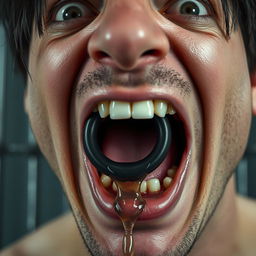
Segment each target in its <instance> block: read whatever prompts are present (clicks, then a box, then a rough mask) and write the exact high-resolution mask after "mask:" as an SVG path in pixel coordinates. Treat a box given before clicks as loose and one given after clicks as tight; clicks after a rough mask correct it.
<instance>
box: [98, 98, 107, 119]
mask: <svg viewBox="0 0 256 256" xmlns="http://www.w3.org/2000/svg"><path fill="white" fill-rule="evenodd" d="M98 111H99V114H100V117H101V118H105V117H107V116H108V115H109V102H108V101H103V102H101V103H99V105H98Z"/></svg>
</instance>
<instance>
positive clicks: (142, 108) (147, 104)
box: [132, 100, 154, 119]
mask: <svg viewBox="0 0 256 256" xmlns="http://www.w3.org/2000/svg"><path fill="white" fill-rule="evenodd" d="M153 117H154V104H153V101H152V100H145V101H137V102H134V103H133V104H132V118H133V119H151V118H153Z"/></svg>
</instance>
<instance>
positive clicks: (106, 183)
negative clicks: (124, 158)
mask: <svg viewBox="0 0 256 256" xmlns="http://www.w3.org/2000/svg"><path fill="white" fill-rule="evenodd" d="M100 180H101V183H102V185H103V186H104V187H105V188H108V187H109V186H110V185H111V183H112V179H111V178H110V177H109V176H107V175H105V174H102V175H101V177H100Z"/></svg>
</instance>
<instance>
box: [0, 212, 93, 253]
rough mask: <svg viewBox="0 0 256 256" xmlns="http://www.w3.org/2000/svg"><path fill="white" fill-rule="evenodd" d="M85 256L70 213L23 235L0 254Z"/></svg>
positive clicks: (83, 247)
mask: <svg viewBox="0 0 256 256" xmlns="http://www.w3.org/2000/svg"><path fill="white" fill-rule="evenodd" d="M45 255H47V256H56V255H59V256H70V255H77V256H86V255H89V254H88V252H87V251H86V249H85V246H84V245H83V242H82V238H81V237H80V234H79V231H78V229H77V227H76V224H75V220H74V218H73V216H72V214H71V213H68V214H66V215H64V216H61V217H59V218H57V219H56V220H54V221H51V222H50V223H48V224H47V225H45V226H43V227H42V228H40V229H38V230H37V231H35V232H33V233H32V234H30V235H28V236H26V237H24V238H23V239H22V240H20V241H18V242H16V243H15V244H13V245H12V246H11V247H9V248H7V249H5V250H4V251H2V252H0V256H45Z"/></svg>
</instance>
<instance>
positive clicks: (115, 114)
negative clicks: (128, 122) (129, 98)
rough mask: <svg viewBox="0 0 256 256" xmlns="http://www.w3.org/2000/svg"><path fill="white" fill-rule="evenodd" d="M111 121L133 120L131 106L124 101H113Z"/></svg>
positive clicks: (111, 104)
mask: <svg viewBox="0 0 256 256" xmlns="http://www.w3.org/2000/svg"><path fill="white" fill-rule="evenodd" d="M109 109H110V110H109V112H110V118H111V119H129V118H131V116H132V114H131V104H130V103H129V102H123V101H115V100H113V101H111V103H110V107H109Z"/></svg>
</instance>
